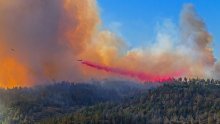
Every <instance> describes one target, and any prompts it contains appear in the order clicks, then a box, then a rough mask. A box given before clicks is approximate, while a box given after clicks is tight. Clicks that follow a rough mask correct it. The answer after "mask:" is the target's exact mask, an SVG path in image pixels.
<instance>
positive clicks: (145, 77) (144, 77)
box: [81, 61, 185, 82]
mask: <svg viewBox="0 0 220 124" xmlns="http://www.w3.org/2000/svg"><path fill="white" fill-rule="evenodd" d="M81 64H83V65H86V66H89V67H92V68H95V69H98V70H103V71H106V72H109V73H114V74H119V75H122V76H126V77H130V78H134V79H138V80H139V81H143V82H146V81H149V82H165V81H170V80H171V77H172V78H173V77H179V76H182V75H183V74H184V72H185V71H183V70H181V71H176V72H174V73H169V74H166V75H153V74H150V73H145V72H136V71H131V70H124V69H119V68H113V67H109V66H105V65H100V64H96V63H93V62H90V61H81Z"/></svg>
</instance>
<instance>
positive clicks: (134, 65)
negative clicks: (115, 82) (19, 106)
mask: <svg viewBox="0 0 220 124" xmlns="http://www.w3.org/2000/svg"><path fill="white" fill-rule="evenodd" d="M0 27H1V28H0V68H1V70H0V87H13V86H32V85H37V84H40V83H46V82H51V81H52V80H69V81H79V80H86V79H90V78H93V77H94V78H98V79H103V78H106V77H114V76H117V75H115V74H111V73H108V72H102V71H100V70H96V69H93V68H88V67H86V66H83V65H81V64H80V63H78V62H75V60H77V59H79V58H80V59H85V60H88V61H91V62H95V63H98V64H100V65H101V66H108V67H112V68H118V69H119V70H120V69H123V70H132V71H134V72H148V73H150V75H169V76H170V77H172V76H173V77H177V76H176V75H172V74H173V73H174V72H177V71H179V70H184V73H182V75H181V76H187V77H201V78H207V77H213V78H217V77H218V75H219V73H220V71H219V70H220V69H219V64H217V63H218V62H215V61H216V60H215V58H214V55H213V49H212V46H211V45H212V37H211V35H210V34H209V33H208V31H207V29H206V26H205V23H204V22H203V21H202V19H201V18H200V17H199V16H198V15H197V13H196V11H195V9H194V6H193V5H192V4H186V5H184V6H183V10H182V12H181V14H180V24H179V26H177V27H175V25H174V24H173V23H172V21H165V22H164V24H163V25H162V26H161V27H160V28H159V30H158V33H157V35H156V38H155V39H156V40H155V43H154V44H152V45H149V46H145V47H144V48H132V49H128V48H127V45H126V41H123V39H121V38H120V37H119V36H118V35H117V34H115V33H114V32H110V31H108V30H101V29H100V27H101V20H100V17H99V10H98V7H97V3H96V1H95V0H84V1H79V0H53V1H51V0H38V1H34V0H16V1H3V0H0ZM170 32H177V34H172V33H170Z"/></svg>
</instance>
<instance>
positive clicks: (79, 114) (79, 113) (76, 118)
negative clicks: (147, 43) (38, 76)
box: [0, 78, 220, 124]
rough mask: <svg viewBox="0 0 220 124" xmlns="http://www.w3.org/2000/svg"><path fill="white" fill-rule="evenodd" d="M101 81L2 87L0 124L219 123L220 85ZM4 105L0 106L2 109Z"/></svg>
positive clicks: (192, 81)
mask: <svg viewBox="0 0 220 124" xmlns="http://www.w3.org/2000/svg"><path fill="white" fill-rule="evenodd" d="M219 84H220V83H219V81H215V80H199V79H191V80H187V79H186V78H185V79H178V80H172V81H170V82H160V83H158V84H155V85H153V84H150V83H145V84H138V83H134V82H127V81H116V80H114V81H113V80H105V81H102V82H100V81H91V82H90V83H80V84H78V83H77V84H76V83H68V82H62V83H56V84H52V85H47V86H36V87H33V88H14V89H0V101H1V103H0V105H1V106H0V107H1V108H0V109H1V112H0V120H1V122H2V123H45V124H48V123H49V124H50V123H51V124H62V123H63V124H68V123H104V124H111V123H115V124H118V123H122V124H129V123H130V124H135V123H136V124H139V123H140V124H141V123H144V124H145V123H169V122H173V123H183V122H186V123H204V124H206V123H219V122H220V94H219V93H220V85H219ZM2 106H3V107H2Z"/></svg>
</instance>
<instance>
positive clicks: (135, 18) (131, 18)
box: [98, 0, 220, 59]
mask: <svg viewBox="0 0 220 124" xmlns="http://www.w3.org/2000/svg"><path fill="white" fill-rule="evenodd" d="M186 3H192V4H193V5H194V6H195V8H196V11H197V13H198V14H199V16H200V17H201V18H202V19H203V20H204V22H205V23H206V26H207V29H208V31H209V32H210V34H211V35H212V36H213V47H214V52H215V56H216V57H217V58H218V59H220V26H219V23H220V13H219V12H220V1H219V0H98V5H99V8H100V12H101V18H102V22H103V25H104V28H109V29H111V30H113V31H115V32H116V33H118V34H119V35H120V36H121V37H122V38H123V39H124V40H125V41H127V42H128V43H129V44H130V45H131V46H133V47H136V46H143V45H146V44H148V43H147V42H151V41H152V40H153V38H155V33H156V25H157V24H158V23H163V21H164V20H166V19H171V20H172V21H173V22H174V23H175V24H176V25H178V23H179V16H180V12H181V9H182V6H183V5H184V4H186Z"/></svg>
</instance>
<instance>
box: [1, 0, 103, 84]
mask: <svg viewBox="0 0 220 124" xmlns="http://www.w3.org/2000/svg"><path fill="white" fill-rule="evenodd" d="M98 23H99V18H98V11H97V9H96V1H94V0H83V1H79V0H52V1H51V0H37V1H35V0H16V1H5V0H0V27H1V28H0V48H1V49H0V68H1V70H0V86H3V87H12V86H17V85H19V86H29V85H33V84H36V83H45V82H51V81H52V80H78V79H80V78H81V71H80V69H79V67H77V65H76V64H73V60H75V59H76V58H77V56H78V54H79V53H80V52H81V51H83V50H84V48H85V46H86V45H87V43H88V42H90V41H91V39H92V36H93V33H94V31H95V30H96V27H97V24H98Z"/></svg>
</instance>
